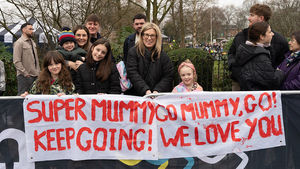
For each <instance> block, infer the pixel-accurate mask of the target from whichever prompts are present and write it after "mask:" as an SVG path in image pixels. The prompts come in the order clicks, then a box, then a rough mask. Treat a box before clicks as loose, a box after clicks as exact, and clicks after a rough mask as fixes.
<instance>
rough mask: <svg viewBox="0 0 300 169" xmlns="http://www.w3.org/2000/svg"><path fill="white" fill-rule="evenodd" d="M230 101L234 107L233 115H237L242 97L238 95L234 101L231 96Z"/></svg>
mask: <svg viewBox="0 0 300 169" xmlns="http://www.w3.org/2000/svg"><path fill="white" fill-rule="evenodd" d="M229 102H230V104H231V105H232V107H233V111H232V114H233V115H236V112H237V110H238V107H239V102H240V98H239V97H237V98H236V100H235V101H234V100H233V99H232V98H229Z"/></svg>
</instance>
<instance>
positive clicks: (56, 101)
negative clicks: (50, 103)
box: [54, 99, 65, 121]
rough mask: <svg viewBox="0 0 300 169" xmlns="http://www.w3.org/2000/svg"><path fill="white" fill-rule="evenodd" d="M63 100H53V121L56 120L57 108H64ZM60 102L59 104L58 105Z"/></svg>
mask: <svg viewBox="0 0 300 169" xmlns="http://www.w3.org/2000/svg"><path fill="white" fill-rule="evenodd" d="M64 103H65V102H64V101H63V100H62V99H57V100H54V119H55V121H58V120H59V119H58V111H59V110H62V109H63V108H64V106H65V105H64ZM59 104H60V106H59Z"/></svg>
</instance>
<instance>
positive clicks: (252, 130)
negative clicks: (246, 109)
mask: <svg viewBox="0 0 300 169" xmlns="http://www.w3.org/2000/svg"><path fill="white" fill-rule="evenodd" d="M245 122H246V124H247V125H248V126H249V127H250V131H249V135H248V140H250V139H251V138H252V135H253V133H254V131H255V127H256V124H257V118H254V120H253V122H251V120H250V119H247V120H246V121H245Z"/></svg>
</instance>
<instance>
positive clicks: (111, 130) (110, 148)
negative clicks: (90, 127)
mask: <svg viewBox="0 0 300 169" xmlns="http://www.w3.org/2000/svg"><path fill="white" fill-rule="evenodd" d="M109 132H110V133H111V134H110V147H109V150H111V151H113V150H117V148H116V147H115V133H116V132H117V130H116V129H109Z"/></svg>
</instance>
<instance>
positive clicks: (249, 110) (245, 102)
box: [244, 94, 257, 113]
mask: <svg viewBox="0 0 300 169" xmlns="http://www.w3.org/2000/svg"><path fill="white" fill-rule="evenodd" d="M249 99H252V100H253V101H254V100H255V97H254V96H253V95H252V94H248V95H247V96H245V98H244V105H245V110H246V111H247V113H252V112H254V110H255V107H256V106H257V104H252V105H251V106H252V108H251V109H249V102H248V100H249Z"/></svg>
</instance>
